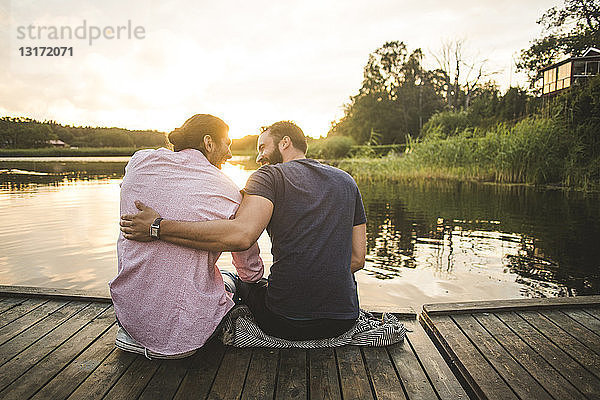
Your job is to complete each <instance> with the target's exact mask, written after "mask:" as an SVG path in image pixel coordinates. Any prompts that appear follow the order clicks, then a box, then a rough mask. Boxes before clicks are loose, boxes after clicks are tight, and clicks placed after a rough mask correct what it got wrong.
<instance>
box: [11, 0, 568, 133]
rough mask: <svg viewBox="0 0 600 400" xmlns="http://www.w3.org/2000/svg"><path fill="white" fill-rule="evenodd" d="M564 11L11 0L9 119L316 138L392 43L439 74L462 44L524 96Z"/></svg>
mask: <svg viewBox="0 0 600 400" xmlns="http://www.w3.org/2000/svg"><path fill="white" fill-rule="evenodd" d="M562 3H563V2H562V1H551V0H529V1H523V0H505V1H502V2H498V1H489V0H456V1H453V2H441V1H432V0H421V1H417V2H415V1H404V0H396V1H377V0H375V1H364V0H363V1H356V0H345V1H329V0H304V1H289V2H288V1H286V2H284V1H280V2H276V1H272V0H268V1H267V0H259V1H253V0H247V1H226V0H225V1H220V2H217V1H205V0H202V1H185V0H180V1H169V0H162V1H148V0H145V1H141V0H133V1H126V2H125V1H122V0H119V1H116V0H103V1H90V0H77V1H74V0H44V1H41V0H36V1H32V0H14V1H10V0H0V54H1V57H2V60H3V62H2V64H1V65H0V116H4V115H11V116H28V117H32V118H36V119H39V120H50V119H51V120H56V121H58V122H61V123H66V124H75V125H90V126H119V127H124V128H130V129H158V130H163V131H170V130H172V129H173V128H175V127H177V126H180V125H181V124H182V123H183V122H184V121H185V120H186V119H187V118H188V117H190V116H191V115H193V114H195V113H210V114H214V115H217V116H219V117H221V118H222V119H224V120H225V121H226V122H227V123H228V124H229V126H230V135H231V136H232V137H242V136H244V135H247V134H255V133H257V131H258V129H259V127H260V126H263V125H267V124H270V123H272V122H275V121H277V120H281V119H291V120H294V121H296V122H297V123H298V124H299V125H300V126H301V127H302V128H303V129H304V131H305V133H306V134H308V135H311V136H315V137H318V136H320V135H326V134H327V131H328V129H329V126H330V123H331V121H333V120H335V119H339V118H340V117H341V116H342V115H343V108H342V106H343V104H344V103H345V102H347V101H348V99H349V97H350V96H352V95H354V94H356V93H357V91H358V89H359V88H360V85H361V81H362V72H363V67H364V65H365V63H366V62H367V58H368V55H369V53H370V52H372V51H374V50H375V49H377V48H378V47H380V46H381V45H382V44H383V43H384V42H386V41H391V40H400V41H403V42H404V43H406V45H407V46H408V48H409V50H410V51H412V50H413V49H415V48H417V47H420V48H422V49H423V51H424V52H425V55H426V60H425V62H426V65H427V66H428V67H429V68H433V67H435V66H436V64H435V60H434V58H433V57H431V54H432V53H435V52H438V51H439V49H440V47H441V43H442V41H444V40H446V41H448V40H455V39H465V40H466V43H465V49H466V53H467V57H468V58H472V59H478V60H481V59H484V58H486V59H488V60H489V62H488V64H487V65H488V70H490V71H499V73H498V74H496V75H494V77H493V79H495V80H496V81H497V82H498V84H499V85H500V87H501V88H506V87H508V86H509V84H510V83H512V84H513V85H516V84H519V83H520V84H521V85H525V80H524V77H523V76H522V75H517V74H515V73H514V66H513V67H512V68H511V64H513V65H514V59H516V57H517V56H518V54H519V51H520V50H521V49H523V48H525V47H527V46H528V43H529V41H531V40H532V39H534V38H535V37H537V36H539V33H540V31H541V27H540V26H539V25H537V24H536V20H537V19H538V18H539V17H540V16H541V15H542V13H543V12H544V11H545V10H547V9H548V8H550V7H553V6H555V5H562ZM84 20H85V21H86V30H85V32H86V33H87V37H86V38H85V39H78V38H72V39H68V38H63V39H60V38H59V39H56V38H51V37H49V36H48V34H49V32H50V30H49V29H47V28H48V27H57V28H60V27H68V28H70V29H73V30H75V29H76V28H77V27H79V26H82V23H83V21H84ZM128 21H131V25H132V27H134V28H135V27H142V28H143V31H144V35H143V36H144V37H143V38H135V37H131V38H128V37H127V33H128V32H127V31H125V30H121V34H122V35H123V36H122V37H121V38H119V39H117V38H116V37H113V38H112V39H107V38H104V37H101V38H98V39H96V40H95V41H92V44H91V45H90V44H89V36H90V34H91V33H92V31H90V30H89V29H90V27H91V26H93V27H98V29H99V30H100V29H107V30H106V31H105V32H107V35H109V36H110V35H112V34H114V32H115V31H116V30H117V29H118V26H127V25H128ZM29 25H32V26H35V27H40V26H44V27H46V28H45V29H43V30H42V36H43V39H38V38H37V36H36V37H29V36H27V37H25V38H23V37H22V36H21V37H20V36H19V31H18V28H19V27H27V26H29ZM21 32H23V30H21ZM33 32H34V33H35V32H36V31H35V29H34V30H33ZM81 32H84V30H83V29H81ZM138 32H139V31H138ZM44 35H45V36H44ZM27 46H29V47H34V46H61V47H73V56H64V57H25V56H21V55H20V50H19V48H20V47H27ZM511 70H512V74H511Z"/></svg>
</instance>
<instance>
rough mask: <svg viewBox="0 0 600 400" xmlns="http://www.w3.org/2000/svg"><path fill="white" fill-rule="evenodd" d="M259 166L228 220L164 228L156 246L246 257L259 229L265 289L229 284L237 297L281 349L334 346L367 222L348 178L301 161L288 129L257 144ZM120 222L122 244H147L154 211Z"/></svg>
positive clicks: (278, 126) (345, 317)
mask: <svg viewBox="0 0 600 400" xmlns="http://www.w3.org/2000/svg"><path fill="white" fill-rule="evenodd" d="M258 151H259V155H258V158H257V161H258V162H259V163H261V164H268V165H263V166H262V167H261V168H260V169H259V170H258V171H256V172H255V173H253V174H252V176H251V177H250V178H249V179H248V182H247V184H246V187H245V188H244V190H243V192H244V199H243V201H242V204H241V205H240V208H239V209H238V212H237V214H236V217H235V219H233V220H220V221H205V222H181V221H169V220H162V222H160V221H159V223H160V228H159V229H160V239H161V240H167V241H170V242H173V243H179V244H182V245H184V246H189V247H195V248H201V249H205V250H218V251H231V250H240V249H245V248H248V247H249V246H250V245H251V244H252V243H254V242H255V241H256V240H257V239H258V237H259V236H260V234H261V233H262V231H263V230H264V229H265V228H266V229H267V232H268V234H269V236H270V237H271V241H272V253H273V266H272V267H271V274H270V276H269V279H268V282H267V281H266V280H263V282H261V283H257V284H244V283H242V282H240V281H239V280H238V281H237V282H236V286H237V289H238V294H239V295H240V297H241V298H242V300H243V301H244V302H245V303H246V304H248V306H249V307H250V309H251V310H252V312H253V314H254V316H255V318H256V321H257V323H258V325H259V326H260V327H261V328H262V329H263V330H264V331H265V332H266V333H268V334H271V335H274V336H278V337H283V338H286V339H316V338H323V337H333V336H337V335H339V334H341V333H343V332H344V331H346V330H348V329H349V328H350V327H352V325H353V324H354V322H355V321H356V318H357V317H358V295H357V291H356V281H355V280H354V275H353V273H354V272H355V271H357V270H359V269H361V268H362V267H363V266H364V261H365V253H366V224H365V221H366V219H365V212H364V208H363V204H362V200H361V197H360V192H359V190H358V187H357V186H356V183H355V182H354V180H353V179H352V177H351V176H350V175H348V174H347V173H345V172H343V171H341V170H339V169H337V168H334V167H331V166H328V165H323V164H321V163H319V162H318V161H315V160H311V159H307V158H306V157H305V153H306V138H305V137H304V134H303V133H302V130H301V129H300V128H299V127H298V126H296V125H295V124H293V123H291V122H286V121H282V122H277V123H275V124H273V125H271V126H270V127H268V128H266V129H265V130H264V131H263V132H262V133H261V135H260V136H259V139H258ZM139 208H140V209H141V210H142V212H141V213H139V214H137V215H135V216H133V215H130V216H123V217H122V220H121V226H122V227H121V230H122V231H123V234H124V236H125V237H126V238H129V239H135V240H148V232H149V228H150V224H152V222H153V221H154V220H155V218H157V217H158V214H157V213H156V212H154V210H152V209H150V208H147V207H145V206H143V205H142V206H141V207H139Z"/></svg>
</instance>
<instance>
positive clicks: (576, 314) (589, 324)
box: [563, 310, 600, 340]
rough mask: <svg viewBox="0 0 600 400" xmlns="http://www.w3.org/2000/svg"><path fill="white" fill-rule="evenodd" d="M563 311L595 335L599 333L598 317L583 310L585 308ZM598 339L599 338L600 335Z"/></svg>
mask: <svg viewBox="0 0 600 400" xmlns="http://www.w3.org/2000/svg"><path fill="white" fill-rule="evenodd" d="M563 312H564V313H565V314H567V315H568V316H569V317H571V318H573V319H574V320H575V321H577V322H579V323H580V324H581V325H583V326H585V327H586V328H587V329H589V330H590V331H592V332H594V333H595V334H596V335H600V319H598V318H596V317H594V316H593V315H591V314H589V313H587V312H585V310H564V311H563ZM598 340H600V336H599V337H598Z"/></svg>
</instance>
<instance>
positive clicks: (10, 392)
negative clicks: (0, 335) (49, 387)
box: [0, 303, 115, 400]
mask: <svg viewBox="0 0 600 400" xmlns="http://www.w3.org/2000/svg"><path fill="white" fill-rule="evenodd" d="M95 305H96V304H93V305H92V306H91V307H89V308H90V311H91V309H92V307H93V306H95ZM97 306H98V309H102V308H103V309H104V310H105V311H104V312H102V314H100V315H98V316H97V317H92V318H93V319H92V318H88V321H89V323H87V324H86V325H85V326H84V327H83V328H81V329H80V330H78V331H77V330H76V331H75V332H76V333H75V334H74V335H73V336H71V337H70V338H69V339H68V340H66V341H65V342H63V343H61V344H60V345H59V346H58V347H56V349H54V350H53V351H52V352H51V353H50V354H49V355H48V356H46V357H44V358H43V359H41V360H40V361H38V362H37V363H36V364H35V365H33V366H32V368H30V369H29V370H28V371H27V373H26V374H23V375H21V376H20V377H19V378H18V379H17V380H15V381H14V382H12V384H10V385H9V386H8V387H6V388H5V389H4V390H3V391H2V392H0V397H3V398H4V399H5V400H10V399H16V400H18V399H25V398H28V397H30V396H32V395H34V394H35V392H36V391H37V390H39V389H40V388H42V387H43V386H44V385H45V384H46V382H48V381H49V380H50V379H52V378H53V377H54V376H55V375H56V374H57V373H58V372H60V371H61V370H62V369H63V368H64V367H65V366H66V365H67V364H69V362H71V360H73V359H74V358H75V357H77V355H78V354H79V353H80V352H82V351H83V350H84V349H85V348H87V347H88V346H89V345H90V343H92V342H93V341H95V340H96V339H97V338H98V336H100V335H102V333H104V332H105V331H106V330H107V329H108V328H109V327H110V326H111V325H112V324H113V323H114V322H115V317H114V314H113V313H111V312H109V310H108V306H107V304H105V303H101V304H97ZM88 315H89V314H88ZM67 394H68V393H67ZM65 395H66V394H65Z"/></svg>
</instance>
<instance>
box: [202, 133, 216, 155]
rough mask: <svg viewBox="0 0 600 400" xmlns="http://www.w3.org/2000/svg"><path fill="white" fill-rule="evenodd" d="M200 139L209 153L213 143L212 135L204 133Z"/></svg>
mask: <svg viewBox="0 0 600 400" xmlns="http://www.w3.org/2000/svg"><path fill="white" fill-rule="evenodd" d="M202 141H203V142H204V148H205V149H206V151H207V152H208V153H211V152H212V151H213V149H214V143H213V140H212V137H211V136H210V135H204V137H203V138H202Z"/></svg>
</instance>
